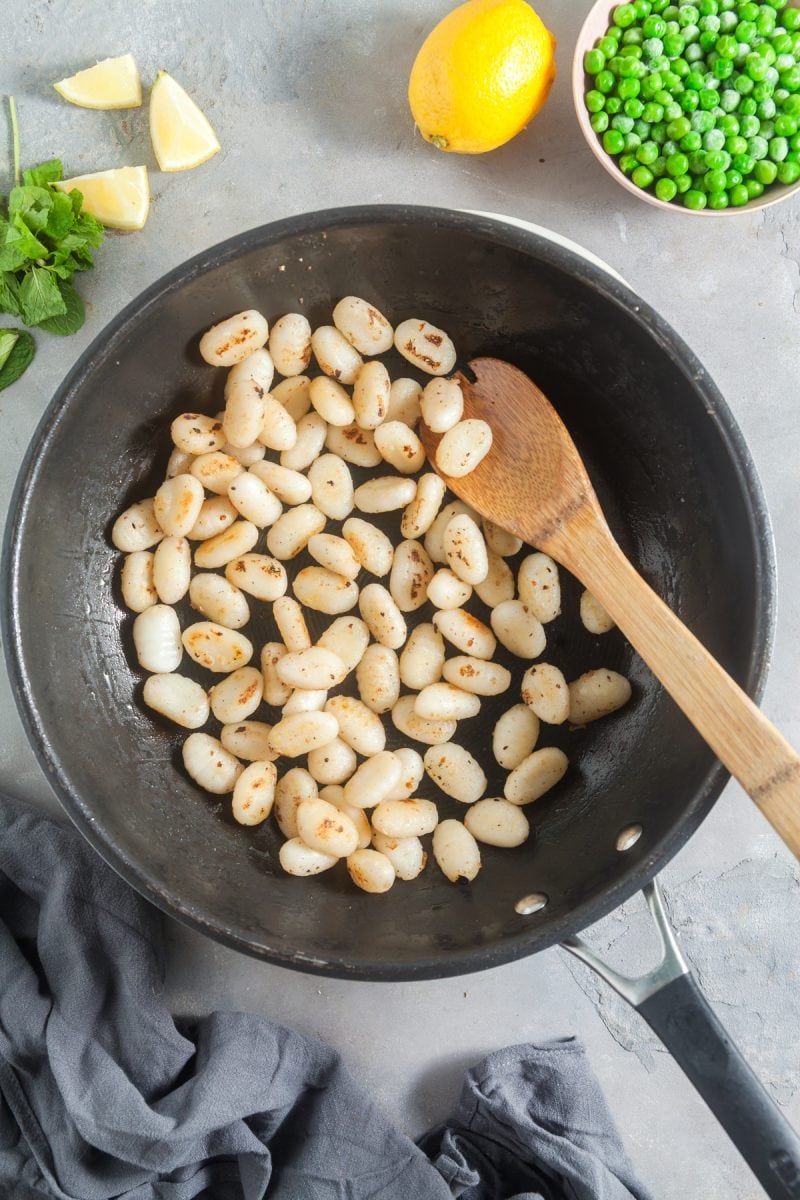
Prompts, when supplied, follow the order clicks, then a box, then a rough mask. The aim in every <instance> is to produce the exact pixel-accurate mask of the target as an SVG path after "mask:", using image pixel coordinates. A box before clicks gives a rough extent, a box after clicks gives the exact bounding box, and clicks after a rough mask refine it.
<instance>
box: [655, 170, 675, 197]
mask: <svg viewBox="0 0 800 1200" xmlns="http://www.w3.org/2000/svg"><path fill="white" fill-rule="evenodd" d="M677 194H678V188H677V185H676V184H675V182H674V180H672V179H669V178H668V177H667V176H666V175H665V176H663V178H661V179H659V180H658V182H657V183H656V195H657V196H658V198H659V200H664V201H665V202H666V203H669V201H670V200H674V199H675V197H676V196H677Z"/></svg>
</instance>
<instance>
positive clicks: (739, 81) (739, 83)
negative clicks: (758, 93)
mask: <svg viewBox="0 0 800 1200" xmlns="http://www.w3.org/2000/svg"><path fill="white" fill-rule="evenodd" d="M733 86H734V87H735V88H736V91H737V92H738V93H739V95H740V96H749V95H750V93H751V92H752V90H753V88H754V87H755V84H754V83H753V81H752V79H751V78H750V76H749V75H739V76H738V77H737V78H736V81H735V82H734V85H733Z"/></svg>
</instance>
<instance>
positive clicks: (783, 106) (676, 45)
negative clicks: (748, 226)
mask: <svg viewBox="0 0 800 1200" xmlns="http://www.w3.org/2000/svg"><path fill="white" fill-rule="evenodd" d="M798 4H800V0H792V2H791V3H790V2H788V0H764V2H762V3H758V2H756V0H693V2H692V3H687V4H673V3H670V0H631V3H622V4H616V5H613V4H609V2H608V0H598V3H596V4H594V5H593V7H592V8H591V10H590V12H589V14H588V16H587V18H586V20H585V22H584V24H583V28H582V29H581V32H580V34H579V37H578V42H577V45H576V48H575V57H574V60H573V70H572V87H573V96H574V100H575V109H576V112H577V114H578V121H579V123H580V126H581V129H582V130H583V134H584V137H585V138H586V141H587V142H588V144H589V147H590V149H591V150H592V152H593V153H594V155H595V157H596V158H597V159H598V161H599V162H600V163H601V164H602V165H603V167H605V169H606V170H607V171H608V172H609V174H611V175H613V176H614V178H615V179H616V180H617V182H618V183H620V184H622V186H623V187H624V188H626V189H627V190H628V191H629V192H633V193H634V194H635V195H638V196H639V197H640V198H641V199H642V200H646V201H647V202H648V203H650V204H654V205H657V206H658V207H660V208H667V207H668V208H672V209H676V210H678V211H680V212H687V213H692V214H694V215H698V216H706V217H710V216H732V215H734V214H735V213H738V212H742V211H744V210H752V209H755V208H766V207H767V206H768V205H770V204H776V203H778V201H780V200H783V199H785V198H786V197H787V196H789V195H791V194H792V193H793V192H795V191H797V190H798V189H800V7H797V5H798Z"/></svg>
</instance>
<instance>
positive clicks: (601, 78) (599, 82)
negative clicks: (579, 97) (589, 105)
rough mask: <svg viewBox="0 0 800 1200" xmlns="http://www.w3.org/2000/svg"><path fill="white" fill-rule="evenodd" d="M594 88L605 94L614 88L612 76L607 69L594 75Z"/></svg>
mask: <svg viewBox="0 0 800 1200" xmlns="http://www.w3.org/2000/svg"><path fill="white" fill-rule="evenodd" d="M594 84H595V88H596V89H597V91H598V92H604V93H605V94H606V95H607V94H608V93H609V92H612V91H613V90H614V76H613V75H612V74H611V72H610V71H608V70H603V71H601V72H600V73H599V75H596V76H595V80H594Z"/></svg>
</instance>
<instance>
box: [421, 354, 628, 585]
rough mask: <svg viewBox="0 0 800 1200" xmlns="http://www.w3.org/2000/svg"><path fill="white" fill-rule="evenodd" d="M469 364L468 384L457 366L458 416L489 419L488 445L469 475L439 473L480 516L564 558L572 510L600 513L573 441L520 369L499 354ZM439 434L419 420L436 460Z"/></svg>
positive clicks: (426, 446) (432, 457)
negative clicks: (472, 379) (460, 410)
mask: <svg viewBox="0 0 800 1200" xmlns="http://www.w3.org/2000/svg"><path fill="white" fill-rule="evenodd" d="M469 367H470V369H471V370H472V372H473V373H474V375H475V382H474V383H472V382H470V380H468V379H467V378H466V376H465V375H463V374H462V373H461V372H459V373H458V374H457V376H456V377H457V378H458V380H459V382H460V384H461V390H462V392H463V394H464V417H465V418H467V417H476V418H478V419H480V420H483V421H486V422H487V423H488V424H489V425H490V426H491V429H492V435H493V441H492V448H491V450H490V451H489V453H488V454H487V455H486V457H485V458H484V460H483V461H482V462H481V463H479V465H478V467H477V468H476V469H475V470H474V471H473V472H471V473H470V474H469V475H465V476H463V477H462V478H460V479H453V478H451V477H450V476H449V475H445V474H444V473H443V472H441V471H440V472H439V474H440V475H442V478H443V479H444V480H445V482H446V483H447V486H448V487H449V488H450V489H451V491H453V492H454V493H455V494H456V496H458V497H459V498H460V499H461V500H465V501H466V503H467V504H470V505H471V506H472V507H473V508H474V509H476V510H477V511H478V512H479V513H480V514H481V515H482V516H484V517H487V518H488V519H489V520H490V521H493V522H494V523H495V524H496V525H499V526H500V527H501V528H502V529H507V530H508V531H509V533H514V534H516V536H517V537H520V538H522V540H523V541H524V542H527V543H528V544H529V545H531V546H536V547H537V548H538V549H540V550H544V551H546V552H547V553H548V554H552V555H553V557H554V558H559V559H560V560H561V561H562V562H563V561H564V554H563V547H564V545H565V544H568V542H569V540H570V534H569V527H570V524H571V523H572V522H573V521H574V520H575V518H576V517H577V516H578V514H581V513H582V514H585V515H588V514H589V513H591V514H592V515H593V516H595V517H599V519H600V520H601V521H602V520H603V518H602V514H601V512H600V507H599V504H598V502H597V497H596V496H595V494H594V489H593V488H592V485H591V483H590V481H589V476H588V475H587V473H586V468H585V467H584V465H583V460H582V459H581V457H580V455H579V454H578V451H577V448H576V446H575V443H574V442H573V440H572V438H571V437H570V435H569V433H568V432H567V428H566V426H565V425H564V422H563V421H562V420H561V418H560V417H559V415H558V413H557V412H556V410H555V409H554V408H553V406H552V404H551V403H550V401H549V400H548V399H547V397H546V396H545V395H544V393H543V392H541V391H540V389H539V388H538V387H537V386H536V384H535V383H534V382H533V380H531V379H529V378H528V376H527V375H525V374H524V372H522V371H520V370H519V369H518V368H517V367H514V366H512V365H511V363H507V362H503V361H502V360H501V359H499V358H475V359H473V360H472V361H471V362H470V364H469ZM442 437H443V434H440V433H433V432H432V430H430V429H429V428H428V426H427V425H426V424H425V423H424V421H423V422H421V424H420V438H421V439H422V442H423V444H424V446H425V450H426V452H427V455H428V458H429V459H430V461H431V462H432V463H433V464H434V466H435V465H436V448H437V446H438V445H439V442H440V441H441V439H442ZM436 469H437V470H438V467H437V468H436ZM603 523H605V522H603Z"/></svg>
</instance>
